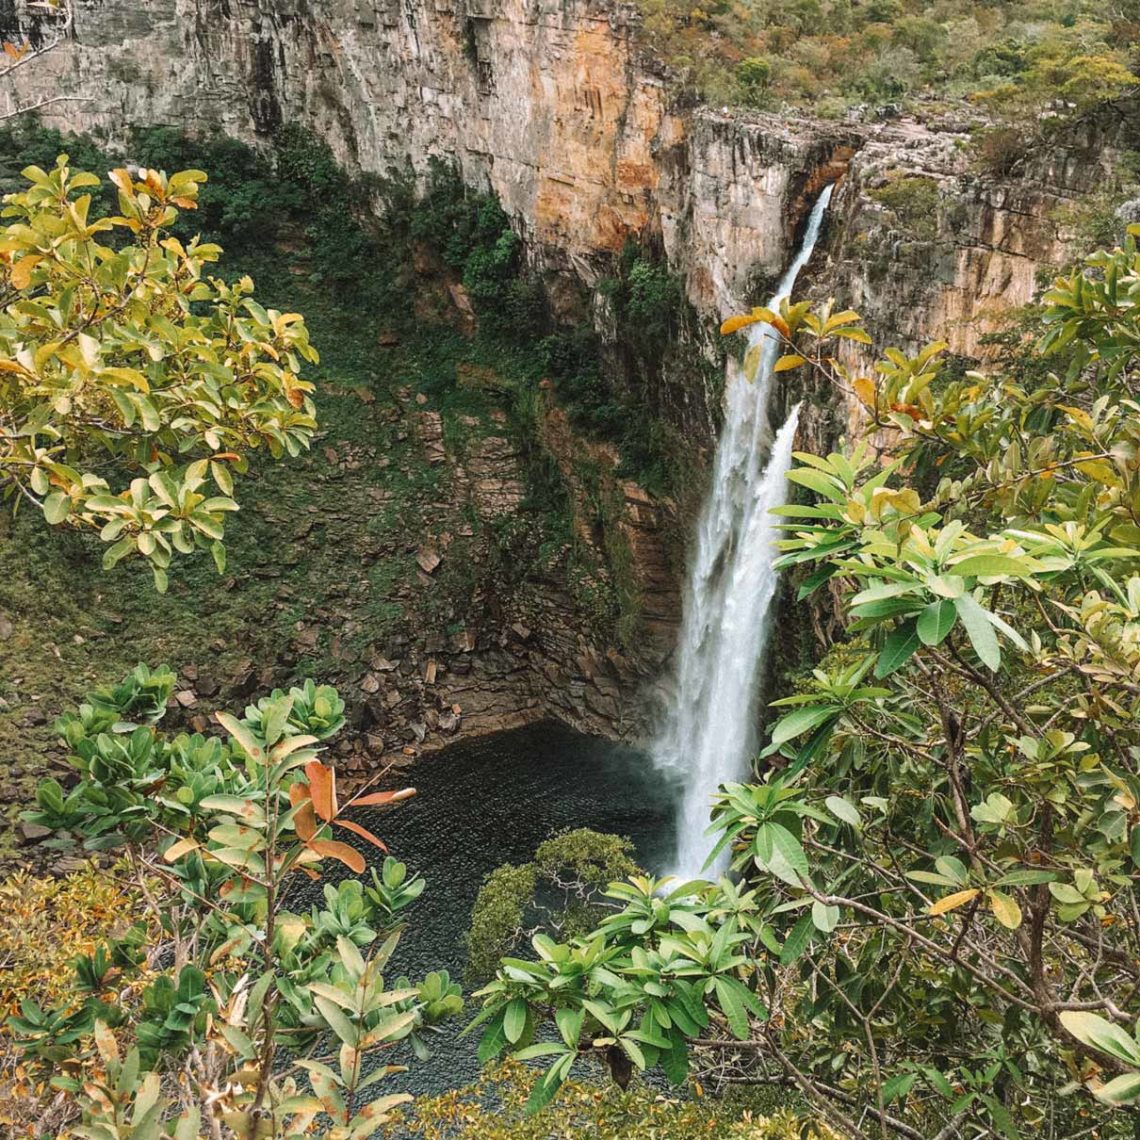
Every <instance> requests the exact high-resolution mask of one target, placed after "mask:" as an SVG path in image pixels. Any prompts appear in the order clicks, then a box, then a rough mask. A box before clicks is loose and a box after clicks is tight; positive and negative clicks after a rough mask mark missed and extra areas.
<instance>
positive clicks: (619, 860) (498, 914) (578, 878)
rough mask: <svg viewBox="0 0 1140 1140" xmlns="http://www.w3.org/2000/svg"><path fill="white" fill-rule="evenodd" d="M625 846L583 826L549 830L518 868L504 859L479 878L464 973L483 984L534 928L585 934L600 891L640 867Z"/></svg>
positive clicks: (598, 908)
mask: <svg viewBox="0 0 1140 1140" xmlns="http://www.w3.org/2000/svg"><path fill="white" fill-rule="evenodd" d="M632 855H633V844H632V843H631V842H630V841H629V840H628V839H622V838H621V837H620V836H617V835H603V834H601V833H600V832H597V831H591V830H590V829H589V828H584V827H583V828H578V829H576V830H573V831H566V832H563V833H562V834H561V835H555V836H553V837H552V838H550V839H548V840H546V842H545V843H542V844H540V845H539V847H538V850H537V851H536V852H535V856H534V859H533V860H532V861H531V862H530V863H524V864H523V865H522V866H520V867H516V866H514V865H513V864H510V863H506V864H504V865H503V866H501V867H497V868H496V869H495V870H494V871H492V872H491V874H490V875H489V876H488V877H487V881H486V882H485V883H484V884H483V886H482V887H481V888H480V890H479V895H478V897H477V898H476V900H475V906H474V907H473V908H472V911H471V927H470V929H469V930H468V932H467V934H466V936H465V941H466V944H467V954H468V957H467V977H468V979H469V980H470V981H472V982H483V981H486V980H487V979H488V978H490V977H492V976H493V975H494V973H495V970H496V969H498V965H499V959H500V958H502V957H503V956H505V955H508V954H513V953H515V952H516V951H517V949H518V948H519V946H520V945H522V944H523V942H524V941H525V940H526V939H527V938H528V937H529V936H530V935H531V934H533V933H534V932H535V931H536V930H545V931H547V932H555V933H559V934H561V935H563V936H568V935H570V934H571V933H585V932H586V931H587V930H589V929H591V927H592V926H594V924H595V923H596V922H597V921H598V919H599V918H600V916H601V914H602V913H604V910H605V909H606V907H605V905H604V904H603V903H602V901H601V894H600V892H601V890H602V888H604V887H605V886H606V884H608V883H610V882H612V881H613V880H614V879H617V878H622V877H623V876H625V875H634V874H638V873H639V872H640V869H639V868H638V866H637V864H636V863H635V862H634V861H633V858H632Z"/></svg>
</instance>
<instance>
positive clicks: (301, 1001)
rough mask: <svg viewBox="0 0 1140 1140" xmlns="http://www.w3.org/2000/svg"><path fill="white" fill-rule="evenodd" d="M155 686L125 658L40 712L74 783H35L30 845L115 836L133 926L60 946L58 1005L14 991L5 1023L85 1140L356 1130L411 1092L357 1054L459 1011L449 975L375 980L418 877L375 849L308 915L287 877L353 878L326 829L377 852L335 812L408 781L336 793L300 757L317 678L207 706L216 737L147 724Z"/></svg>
mask: <svg viewBox="0 0 1140 1140" xmlns="http://www.w3.org/2000/svg"><path fill="white" fill-rule="evenodd" d="M174 681H175V678H174V675H173V674H172V673H171V672H169V671H168V670H166V669H160V670H157V671H154V672H151V671H150V670H148V669H146V668H145V667H144V666H139V667H138V668H137V669H136V670H135V671H134V672H133V673H132V674H131V675H130V676H128V677H127V678H126V679H125V680H124V681H123V683H122V684H120V685H117V686H115V687H113V688H105V689H101V690H98V691H96V692H95V693H94V694H92V696H91V698H90V699H89V701H88V702H87V703H85V704H83V705H82V706H80V708H79V709H78V711H77V712H75V713H72V714H69V715H66V716H64V717H63V718H61V719H60V721H59V722H58V725H57V727H58V730H59V732H60V734H61V735H62V737H63V738H64V740H65V741H66V743H67V745H68V746H69V748H70V749H71V750H72V757H71V760H72V763H73V764H74V765H75V767H76V768H77V770H78V773H79V781H78V783H77V784H76V785H75V786H74V787H73V788H72V789H71V790H65V789H64V788H63V787H62V786H61V785H60V784H59V783H57V782H56V781H54V780H47V781H45V782H44V783H42V784H41V786H40V788H39V790H38V792H37V808H36V809H35V810H33V811H29V812H26V813H25V818H26V819H29V820H31V821H33V822H35V823H38V824H41V825H44V826H47V827H49V828H51V829H52V830H53V831H55V832H56V839H55V840H49V841H48V842H64V841H67V840H71V841H78V842H82V844H83V845H84V846H85V847H86V848H88V849H95V850H100V849H107V848H115V849H118V848H122V849H123V850H124V851H125V855H126V859H127V865H128V869H129V873H130V876H131V879H132V881H133V884H134V889H135V891H136V893H137V896H138V898H139V899H140V902H141V904H142V906H143V908H144V909H145V911H147V912H148V921H147V922H146V923H144V924H140V925H138V926H136V927H135V928H134V929H133V930H132V931H131V932H130V933H128V934H127V935H126V936H125V937H124V938H121V939H118V940H116V941H114V942H112V943H110V944H106V945H103V946H100V947H99V948H98V949H97V950H96V951H95V952H94V953H93V954H91V955H86V956H81V957H80V958H78V959H77V960H76V962H75V983H74V1000H73V1001H71V1002H70V1003H68V1004H66V1005H64V1006H62V1007H60V1008H57V1009H43V1008H41V1007H40V1006H38V1005H36V1004H35V1003H33V1002H32V1001H25V1002H24V1003H23V1005H22V1007H21V1011H20V1014H19V1016H18V1017H15V1018H12V1019H11V1020H10V1022H9V1028H10V1029H11V1031H12V1032H13V1034H14V1035H15V1036H16V1038H17V1040H18V1041H20V1042H21V1043H22V1044H23V1046H24V1048H25V1050H26V1051H27V1053H28V1054H29V1055H30V1056H32V1057H34V1058H38V1059H39V1060H41V1061H43V1062H46V1063H50V1064H52V1065H53V1066H55V1067H56V1069H57V1076H56V1078H55V1081H54V1084H55V1086H56V1087H57V1088H60V1089H63V1090H64V1091H66V1092H67V1093H69V1094H71V1095H72V1097H73V1100H74V1105H75V1108H76V1110H77V1112H78V1113H79V1114H80V1115H81V1117H82V1124H81V1126H80V1127H79V1128H78V1129H77V1130H76V1134H77V1135H83V1136H88V1137H91V1138H92V1140H120V1138H121V1140H126V1138H127V1137H130V1138H131V1140H157V1138H160V1137H165V1136H170V1135H173V1136H175V1137H177V1138H178V1140H184V1138H185V1140H190V1138H196V1137H198V1136H199V1135H209V1136H211V1137H214V1138H217V1140H223V1138H225V1137H234V1138H238V1140H255V1138H272V1140H277V1138H280V1140H285V1138H293V1137H302V1136H323V1137H325V1138H326V1140H364V1138H365V1137H369V1136H372V1135H373V1134H374V1132H375V1131H376V1129H377V1128H378V1127H379V1126H380V1125H381V1124H383V1122H384V1121H385V1119H386V1118H387V1115H388V1113H389V1110H390V1109H391V1108H392V1107H393V1106H395V1105H397V1104H399V1103H402V1102H404V1101H407V1100H410V1099H411V1098H410V1097H408V1096H407V1095H404V1094H392V1095H386V1096H381V1097H379V1098H378V1099H375V1098H373V1096H372V1094H371V1093H370V1092H369V1091H368V1090H370V1089H371V1088H372V1086H373V1085H374V1084H375V1083H376V1082H377V1081H379V1080H381V1079H383V1078H384V1077H385V1076H387V1075H389V1074H391V1073H394V1072H399V1071H402V1069H401V1067H400V1066H398V1065H392V1064H382V1065H379V1066H378V1067H377V1066H372V1065H370V1064H369V1060H368V1059H369V1056H370V1054H373V1053H375V1052H377V1051H379V1050H389V1049H391V1048H392V1047H393V1046H394V1045H396V1043H398V1042H405V1043H407V1044H408V1045H409V1046H410V1047H412V1048H413V1049H414V1050H415V1052H416V1053H417V1054H420V1055H423V1054H425V1053H426V1044H425V1035H426V1034H427V1033H428V1032H429V1031H430V1027H431V1026H432V1025H433V1024H434V1023H435V1022H437V1021H439V1020H441V1019H443V1018H445V1017H449V1016H452V1015H454V1014H455V1013H457V1012H458V1011H459V1010H460V1009H461V1008H462V1004H463V1003H462V999H461V997H460V996H459V988H458V986H455V985H454V984H452V982H451V980H450V978H448V976H447V974H446V972H441V973H438V974H429V975H428V977H427V978H425V979H424V980H423V981H422V982H421V983H418V984H413V983H410V982H409V981H408V980H407V979H406V978H401V979H399V980H398V981H397V983H396V986H395V988H388V987H386V986H385V983H384V978H383V977H382V971H383V970H384V967H385V965H386V963H387V962H388V960H389V958H390V956H391V954H392V951H393V949H394V948H395V945H396V943H397V941H398V939H399V936H400V930H401V928H402V922H403V911H404V910H405V909H406V908H407V907H408V906H409V905H410V904H411V903H412V902H413V901H414V900H415V899H416V898H417V897H418V895H419V894H420V892H421V891H422V889H423V886H424V883H423V880H422V879H412V880H409V879H408V878H407V873H406V868H405V867H404V866H403V864H400V863H397V862H396V860H395V859H393V858H391V857H388V858H386V859H385V860H384V863H383V868H382V871H381V872H380V873H377V871H376V870H373V871H372V873H371V882H370V883H369V882H365V881H362V880H360V879H356V878H350V879H347V880H345V881H343V882H341V883H339V885H337V886H333V885H331V884H326V885H325V887H324V905H323V906H314V907H313V908H312V909H311V910H310V911H309V912H308V913H304V912H300V911H294V910H291V909H290V908H289V905H288V904H289V885H290V883H291V882H292V881H294V880H295V879H297V878H298V877H299V876H308V877H309V878H318V877H319V874H320V871H321V870H322V868H323V866H324V865H325V863H326V861H328V860H334V861H338V862H340V863H342V864H344V865H345V866H346V867H348V868H349V869H350V870H351V871H353V872H355V873H356V874H361V873H362V872H363V871H364V869H365V861H364V858H363V856H362V855H361V854H360V853H359V852H358V851H357V850H356V849H355V848H353V847H352V846H350V845H348V844H347V843H345V842H343V840H341V839H338V838H335V835H336V831H337V830H341V831H342V832H350V833H353V834H355V835H357V836H359V837H360V838H362V839H363V840H365V841H366V842H368V843H370V844H372V845H373V846H376V847H379V848H383V847H384V844H383V843H382V842H381V841H380V840H379V839H378V838H377V837H376V836H375V835H373V834H372V833H371V832H369V831H367V830H366V829H365V828H363V827H362V826H361V825H360V824H359V823H357V822H355V821H354V820H352V819H349V818H346V812H347V811H348V809H350V808H353V807H364V806H370V805H371V806H376V805H384V804H396V803H399V802H401V801H403V800H405V799H407V798H408V797H409V796H411V795H413V794H414V793H413V791H412V789H404V790H402V791H385V792H373V793H370V794H365V795H358V796H356V797H354V798H353V799H351V800H350V801H349V802H348V803H347V804H345V805H343V806H342V805H340V804H339V803H338V799H337V788H336V775H335V772H334V771H333V769H332V768H331V767H329V766H327V765H326V764H324V763H322V761H321V760H320V759H319V752H320V745H321V743H322V742H324V741H327V740H329V739H330V738H331V737H332V736H334V735H335V734H336V733H337V732H338V731H339V730H340V728H341V727H342V725H343V724H344V717H343V715H342V714H343V709H344V704H343V702H342V701H341V700H340V698H339V697H338V695H337V693H336V691H335V690H334V689H330V688H328V687H327V686H317V685H315V684H314V683H313V682H312V681H306V682H305V684H304V685H303V686H301V687H298V688H294V689H292V690H291V691H290V692H289V693H282V692H280V691H276V690H275V691H274V692H273V693H272V694H271V695H270V696H268V697H265V698H262V699H261V700H259V701H258V702H257V703H256V704H255V705H251V706H250V707H249V708H247V709H246V710H245V715H244V716H243V717H241V718H240V719H239V718H238V717H235V716H231V715H230V714H228V713H218V714H217V719H218V722H219V724H220V725H221V727H222V728H223V729H224V730H225V734H226V735H225V736H222V737H206V736H202V735H199V734H197V733H195V734H193V735H188V734H186V733H180V734H178V735H176V736H166V735H163V734H161V733H160V732H158V731H157V730H156V729H155V727H154V725H155V723H156V722H157V721H158V720H159V718H160V717H161V716H162V714H163V712H164V710H165V708H166V702H167V700H168V698H169V697H170V694H171V692H172V691H173V687H174ZM155 930H157V931H160V932H161V935H160V938H159V940H158V942H157V943H151V944H149V945H148V944H147V938H148V935H149V934H150V933H151V932H153V931H155ZM124 994H126V995H131V996H129V997H127V998H126V999H125V1000H124V998H123V996H122V995H124ZM77 1072H78V1074H79V1075H78V1076H76V1073H77ZM299 1076H304V1077H305V1078H306V1079H307V1083H308V1086H309V1088H310V1089H311V1092H310V1091H304V1090H302V1089H301V1088H299V1087H298V1077H299ZM176 1078H177V1079H176ZM322 1120H323V1121H325V1122H326V1123H321V1121H322ZM328 1121H331V1124H329V1123H327V1122H328Z"/></svg>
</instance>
